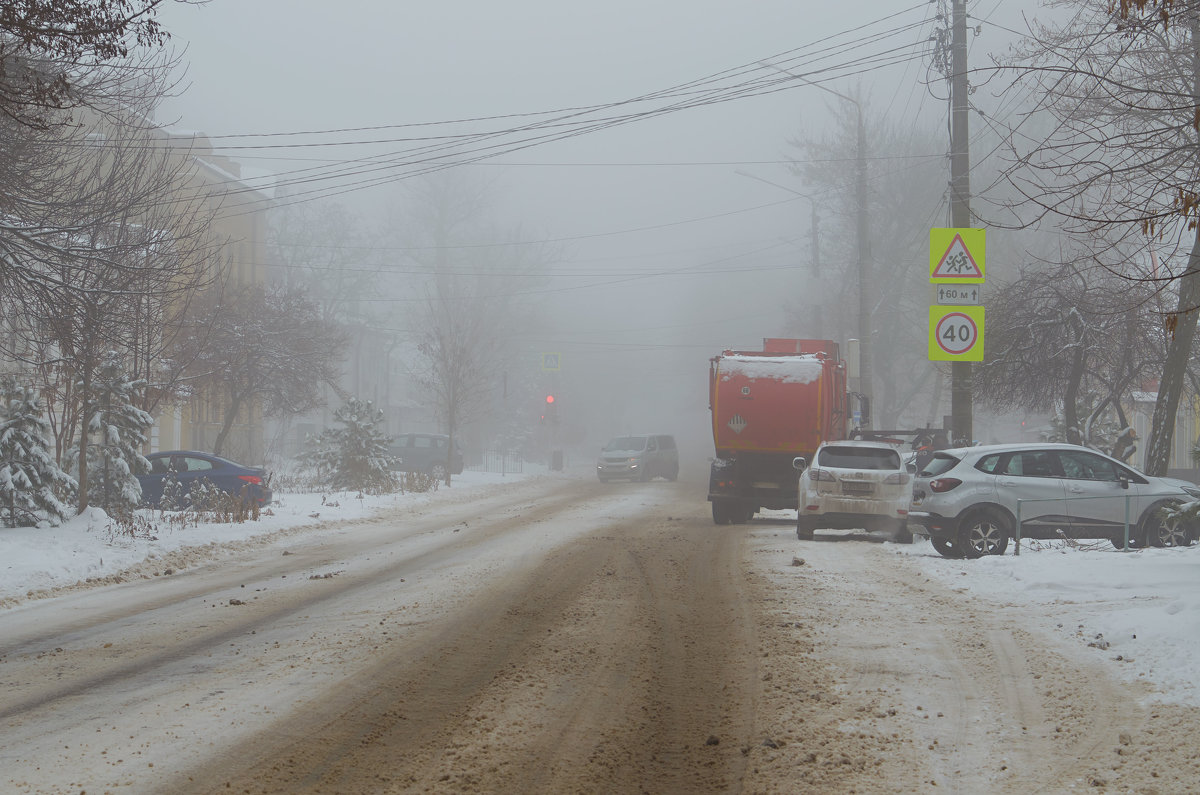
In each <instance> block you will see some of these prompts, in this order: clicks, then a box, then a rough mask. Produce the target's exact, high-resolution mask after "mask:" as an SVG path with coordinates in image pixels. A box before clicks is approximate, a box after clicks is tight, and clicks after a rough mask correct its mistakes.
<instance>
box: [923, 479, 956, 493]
mask: <svg viewBox="0 0 1200 795" xmlns="http://www.w3.org/2000/svg"><path fill="white" fill-rule="evenodd" d="M961 485H962V481H961V480H959V479H958V478H934V479H933V480H931V481H929V490H930V491H932V492H933V493H935V494H941V493H942V492H943V491H950V489H952V488H955V487H956V486H961Z"/></svg>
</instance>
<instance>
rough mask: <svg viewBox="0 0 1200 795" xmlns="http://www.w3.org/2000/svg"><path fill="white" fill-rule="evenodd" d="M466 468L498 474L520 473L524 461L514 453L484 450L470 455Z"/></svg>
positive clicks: (522, 471) (523, 467)
mask: <svg viewBox="0 0 1200 795" xmlns="http://www.w3.org/2000/svg"><path fill="white" fill-rule="evenodd" d="M466 468H467V469H468V470H470V471H471V472H495V473H497V474H500V475H520V474H522V473H524V471H525V461H524V460H523V459H522V458H521V457H520V456H519V455H517V454H516V453H502V452H499V451H497V450H486V451H484V452H483V453H481V454H480V455H478V456H472V457H471V460H470V461H468V462H467V465H466Z"/></svg>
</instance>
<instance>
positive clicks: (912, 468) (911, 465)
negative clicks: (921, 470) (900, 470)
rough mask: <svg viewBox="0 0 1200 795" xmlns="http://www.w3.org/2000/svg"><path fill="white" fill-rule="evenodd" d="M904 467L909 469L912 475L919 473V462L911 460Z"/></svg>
mask: <svg viewBox="0 0 1200 795" xmlns="http://www.w3.org/2000/svg"><path fill="white" fill-rule="evenodd" d="M904 468H905V469H907V470H908V474H910V475H915V474H917V464H916V462H914V461H909V462H908V463H907V464H906V465H905V467H904Z"/></svg>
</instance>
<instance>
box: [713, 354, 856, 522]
mask: <svg viewBox="0 0 1200 795" xmlns="http://www.w3.org/2000/svg"><path fill="white" fill-rule="evenodd" d="M849 400H850V396H849V394H848V393H847V391H846V362H845V361H844V360H843V359H842V358H841V356H840V355H839V353H838V345H837V343H836V342H833V341H832V340H801V339H778V338H769V339H765V340H763V349H762V350H761V351H732V350H728V351H725V352H724V353H722V354H721V355H720V356H714V357H713V358H712V359H711V361H710V365H709V381H708V407H709V410H710V411H711V412H712V431H713V443H714V445H715V446H716V457H715V458H714V459H713V462H712V470H711V472H710V473H709V481H708V500H709V502H711V503H712V516H713V521H714V522H715V523H717V524H733V523H740V522H745V521H748V520H749V519H750V518H751V517H752V516H754V514H755V513H757V512H758V511H759V510H762V509H764V508H766V509H772V510H776V509H788V508H790V509H793V510H794V509H795V508H796V500H797V475H796V470H795V469H793V468H792V459H793V458H795V457H796V456H804V457H805V458H807V459H808V460H810V461H811V460H812V456H813V453H814V452H816V449H817V446H818V445H820V444H821V442H823V441H829V440H838V439H845V438H846V433H847V426H848V422H849V417H848V414H849Z"/></svg>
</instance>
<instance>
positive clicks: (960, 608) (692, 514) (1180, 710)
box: [0, 481, 1200, 795]
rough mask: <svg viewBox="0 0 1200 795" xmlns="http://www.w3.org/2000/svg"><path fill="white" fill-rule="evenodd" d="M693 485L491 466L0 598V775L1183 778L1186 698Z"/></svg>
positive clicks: (1036, 622)
mask: <svg viewBox="0 0 1200 795" xmlns="http://www.w3.org/2000/svg"><path fill="white" fill-rule="evenodd" d="M697 490H698V489H697V487H696V484H694V483H693V484H687V483H684V482H680V483H665V482H652V483H647V484H623V486H622V487H621V488H618V489H614V488H613V487H612V486H610V485H601V484H598V483H595V482H591V483H587V482H580V481H574V482H570V481H556V482H554V483H553V484H552V487H550V488H548V487H547V486H546V485H545V484H537V483H531V484H525V485H514V486H510V487H505V489H503V490H502V491H497V492H496V493H493V494H490V496H488V497H487V498H486V499H484V500H476V501H472V500H460V501H457V502H456V503H455V504H454V505H449V506H443V507H442V508H433V507H431V508H422V509H420V510H419V511H415V512H409V513H405V514H404V515H403V516H400V515H399V514H397V515H394V516H391V515H389V516H378V517H374V518H373V519H372V520H371V521H370V522H369V523H360V524H359V525H357V526H354V527H350V526H345V527H338V528H335V529H334V530H333V531H332V532H330V533H328V534H322V533H320V532H316V531H314V532H313V533H312V534H311V535H305V534H287V535H285V536H282V537H281V538H280V539H279V544H278V545H276V546H272V545H271V544H269V543H258V544H255V545H253V550H254V552H253V554H251V548H249V547H248V548H246V549H245V550H243V551H242V552H241V553H240V554H239V557H238V559H237V566H236V567H231V565H230V564H229V563H228V562H226V563H220V564H218V565H212V566H203V565H201V566H197V567H196V568H194V569H192V570H190V571H189V572H188V573H187V575H186V576H182V577H172V578H170V579H162V578H159V579H157V580H149V581H143V584H140V585H139V584H131V585H130V587H129V588H121V589H112V591H111V593H109V590H108V589H106V588H102V587H96V589H95V596H96V598H95V599H90V598H89V599H88V600H87V605H86V609H84V610H80V609H79V607H80V606H82V605H83V603H82V602H81V603H76V602H75V601H71V600H70V599H64V600H62V601H61V602H59V600H54V599H47V600H44V601H43V602H41V603H31V604H30V605H27V606H25V607H24V608H23V609H22V610H21V611H16V612H13V613H9V614H7V615H3V616H0V620H9V621H12V623H11V624H4V625H3V626H6V627H9V628H10V629H12V630H16V629H18V627H20V626H24V627H26V629H25V630H23V631H25V632H27V633H29V634H28V636H27V638H26V639H25V640H21V639H20V636H19V633H17V634H13V633H12V632H10V633H9V634H8V635H7V644H8V645H7V646H6V647H5V648H6V649H7V651H5V652H4V653H3V654H0V661H2V662H3V666H4V667H3V672H4V675H5V677H6V686H10V693H9V695H10V696H11V701H10V706H9V708H8V709H7V711H5V712H4V715H3V720H4V723H3V728H4V731H5V743H4V748H3V749H2V751H0V753H2V754H3V755H4V758H5V759H6V765H5V766H4V767H5V773H4V774H3V775H4V781H6V782H7V784H6V786H9V787H10V788H11V791H13V792H20V793H66V792H77V791H79V790H85V791H87V792H103V791H107V790H114V791H115V790H117V789H120V790H122V791H127V792H148V793H150V792H153V793H157V792H172V793H214V792H238V793H342V794H344V795H355V794H356V793H417V792H430V793H510V792H511V793H529V792H538V793H556V794H557V793H640V792H647V793H710V792H711V793H897V792H903V793H927V792H935V791H936V792H954V793H988V794H989V795H990V793H1028V792H1042V793H1055V792H1067V791H1077V790H1087V791H1094V792H1112V793H1116V792H1137V793H1181V792H1189V791H1195V790H1196V782H1200V761H1198V758H1200V757H1198V754H1197V752H1196V751H1195V748H1196V743H1195V739H1196V736H1197V732H1196V730H1197V728H1198V727H1200V717H1198V715H1197V711H1196V710H1194V709H1190V708H1185V707H1178V706H1168V705H1162V704H1155V703H1153V702H1152V701H1150V700H1148V698H1147V697H1148V696H1149V690H1148V688H1146V687H1141V686H1133V685H1129V684H1118V683H1117V682H1115V681H1114V680H1113V679H1112V678H1111V677H1110V676H1109V674H1108V672H1107V671H1106V670H1105V669H1103V667H1102V665H1101V663H1100V662H1099V661H1097V660H1096V659H1095V658H1094V657H1093V658H1085V657H1083V656H1081V654H1080V652H1079V650H1078V649H1074V648H1070V647H1068V646H1067V645H1066V643H1065V642H1064V640H1063V638H1062V636H1055V635H1053V634H1052V633H1050V632H1048V631H1047V630H1046V628H1045V624H1046V621H1045V617H1044V616H1040V615H1033V614H1031V613H1030V612H1029V611H1028V609H1026V608H1021V607H1018V606H1016V605H1011V604H997V603H991V602H987V601H985V600H980V599H973V598H972V597H971V596H970V594H969V593H968V591H967V589H966V588H949V587H947V586H946V585H944V584H941V583H939V582H934V581H931V579H930V578H929V577H928V576H927V575H925V574H924V573H922V571H921V569H920V567H919V566H918V565H916V563H915V562H914V560H913V558H912V555H910V554H901V553H900V552H899V551H898V549H897V547H896V546H895V545H893V544H889V543H880V541H879V539H871V538H867V537H866V534H854V533H850V534H844V535H842V536H835V537H825V538H821V537H818V539H817V540H815V541H804V542H802V541H798V540H797V539H796V537H795V529H794V521H795V520H794V517H793V518H792V519H791V520H790V522H789V521H788V520H786V519H784V518H776V519H772V518H765V519H764V518H760V519H756V520H754V521H752V522H750V523H748V524H741V525H723V526H718V525H714V524H713V523H712V520H711V518H710V516H709V515H708V510H707V507H708V506H707V505H705V503H703V502H701V501H698V500H696V498H695V495H696V492H697ZM781 513H782V512H781ZM304 539H307V541H305V540H304ZM281 552H283V553H285V554H280V553H281ZM929 554H930V555H931V556H936V553H935V552H933V551H932V549H930V550H929ZM322 572H325V573H329V572H337V575H336V576H332V577H325V576H317V575H319V574H320V573H322ZM285 575H286V579H284V577H285ZM268 582H269V583H271V587H269V588H268V587H267V586H266V583H268ZM246 583H249V584H250V585H249V587H247V585H246ZM257 583H261V585H259V584H257ZM231 592H232V593H235V594H237V595H238V597H239V599H241V598H242V597H246V598H245V599H244V601H245V603H246V604H245V605H244V606H242V607H238V608H236V609H233V608H228V607H225V608H224V609H217V608H218V605H222V606H226V605H228V604H230V600H229V598H228V597H229V594H230V593H231ZM118 596H119V597H121V598H119V599H118V598H116V597H118ZM43 611H44V612H43ZM17 619H21V620H20V621H17ZM99 643H102V644H103V647H104V653H103V654H96V653H94V652H91V651H89V649H93V648H95V647H96V645H97V644H99ZM60 647H61V648H60ZM46 648H54V649H56V651H55V653H54V654H53V655H52V656H51V657H49V658H47V657H46V656H45V654H44V653H43V652H44V650H45V649H46ZM67 782H77V783H79V786H72V787H68V786H66V783H67Z"/></svg>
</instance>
